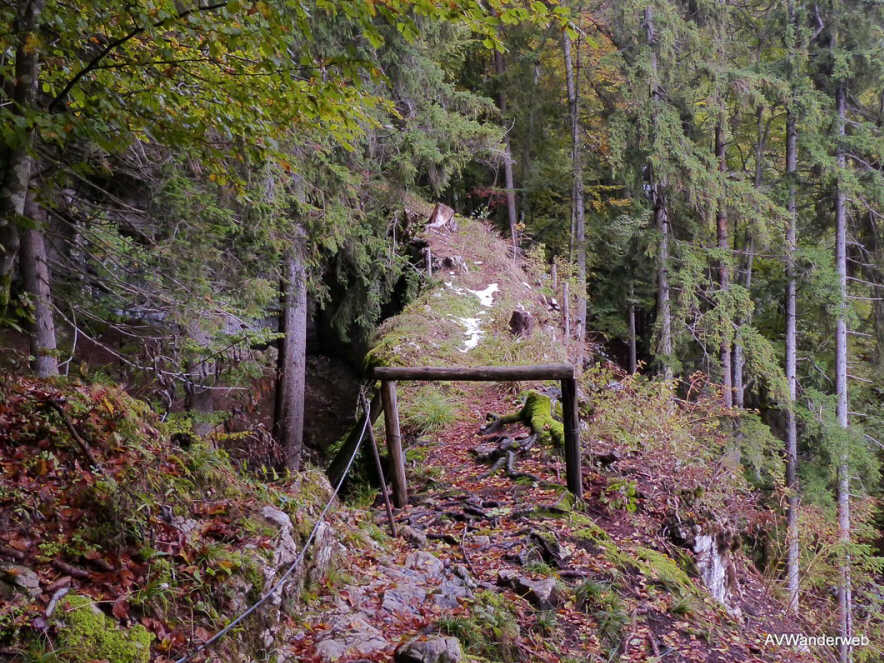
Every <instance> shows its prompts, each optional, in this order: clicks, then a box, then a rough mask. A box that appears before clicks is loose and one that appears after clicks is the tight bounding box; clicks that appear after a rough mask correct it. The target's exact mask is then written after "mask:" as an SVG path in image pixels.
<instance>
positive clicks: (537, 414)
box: [479, 391, 565, 447]
mask: <svg viewBox="0 0 884 663" xmlns="http://www.w3.org/2000/svg"><path fill="white" fill-rule="evenodd" d="M488 418H489V419H490V420H491V421H490V423H487V424H485V425H484V426H482V427H481V428H480V429H479V433H481V434H482V435H491V434H492V433H496V432H497V431H499V430H500V429H501V428H502V427H503V426H505V425H507V424H514V423H516V422H518V421H521V422H522V423H524V424H525V425H526V426H529V427H530V428H531V431H532V432H533V433H534V434H535V435H536V436H537V437H538V438H539V439H540V440H541V442H545V443H550V442H551V443H553V444H555V445H556V446H558V447H562V446H564V444H565V427H564V425H563V424H562V422H560V421H556V420H555V419H553V416H552V400H551V399H550V397H549V396H546V395H544V394H541V393H540V392H537V391H529V392H528V397H527V398H526V399H525V405H524V406H523V407H522V409H521V410H519V411H518V412H515V413H513V414H506V415H503V416H498V415H496V414H491V413H489V415H488Z"/></svg>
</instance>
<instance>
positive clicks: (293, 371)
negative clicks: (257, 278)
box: [274, 246, 307, 472]
mask: <svg viewBox="0 0 884 663" xmlns="http://www.w3.org/2000/svg"><path fill="white" fill-rule="evenodd" d="M283 272H284V278H283V283H282V292H283V301H282V313H281V317H280V331H282V333H284V334H285V336H284V337H283V338H282V339H281V340H280V352H279V358H278V361H277V382H276V403H275V411H274V432H275V434H276V438H277V440H278V441H279V444H280V445H281V446H282V449H283V454H284V456H285V467H286V468H287V469H289V470H291V471H293V472H295V471H297V470H298V469H299V468H300V465H301V452H302V451H303V448H304V387H305V368H306V353H307V272H306V270H305V268H304V264H303V260H302V258H301V255H300V253H299V250H298V248H297V247H295V246H291V247H289V249H288V250H287V251H286V253H285V255H284V257H283Z"/></svg>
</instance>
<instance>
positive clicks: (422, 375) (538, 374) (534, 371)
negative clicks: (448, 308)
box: [374, 364, 574, 382]
mask: <svg viewBox="0 0 884 663" xmlns="http://www.w3.org/2000/svg"><path fill="white" fill-rule="evenodd" d="M374 377H375V379H377V380H419V381H439V382H444V381H447V380H450V381H466V382H508V381H519V380H568V379H570V378H573V377H574V367H573V366H571V364H540V365H537V366H470V367H449V368H444V367H398V366H378V367H376V368H375V369H374Z"/></svg>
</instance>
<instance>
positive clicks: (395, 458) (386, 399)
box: [381, 380, 408, 509]
mask: <svg viewBox="0 0 884 663" xmlns="http://www.w3.org/2000/svg"><path fill="white" fill-rule="evenodd" d="M381 400H382V401H383V403H384V426H385V427H386V431H387V453H388V454H389V457H390V482H391V483H392V484H393V504H395V505H396V506H397V507H398V508H400V509H401V508H403V507H404V506H405V505H406V504H408V488H407V487H406V485H405V455H404V454H403V453H402V436H401V434H400V433H399V404H398V403H397V402H396V383H395V382H392V381H387V380H385V381H384V382H381Z"/></svg>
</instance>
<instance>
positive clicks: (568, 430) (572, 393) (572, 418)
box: [562, 377, 583, 500]
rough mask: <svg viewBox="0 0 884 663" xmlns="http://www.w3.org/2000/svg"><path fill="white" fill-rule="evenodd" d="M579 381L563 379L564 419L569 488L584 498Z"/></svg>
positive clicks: (575, 494)
mask: <svg viewBox="0 0 884 663" xmlns="http://www.w3.org/2000/svg"><path fill="white" fill-rule="evenodd" d="M577 406H578V404H577V381H576V380H575V379H574V378H573V377H571V378H567V379H565V380H562V420H563V423H564V428H565V472H566V474H567V478H568V490H570V491H571V492H572V493H574V496H575V497H577V498H578V499H581V500H582V499H583V463H582V460H583V459H582V458H581V450H580V418H579V416H578V412H577Z"/></svg>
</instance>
